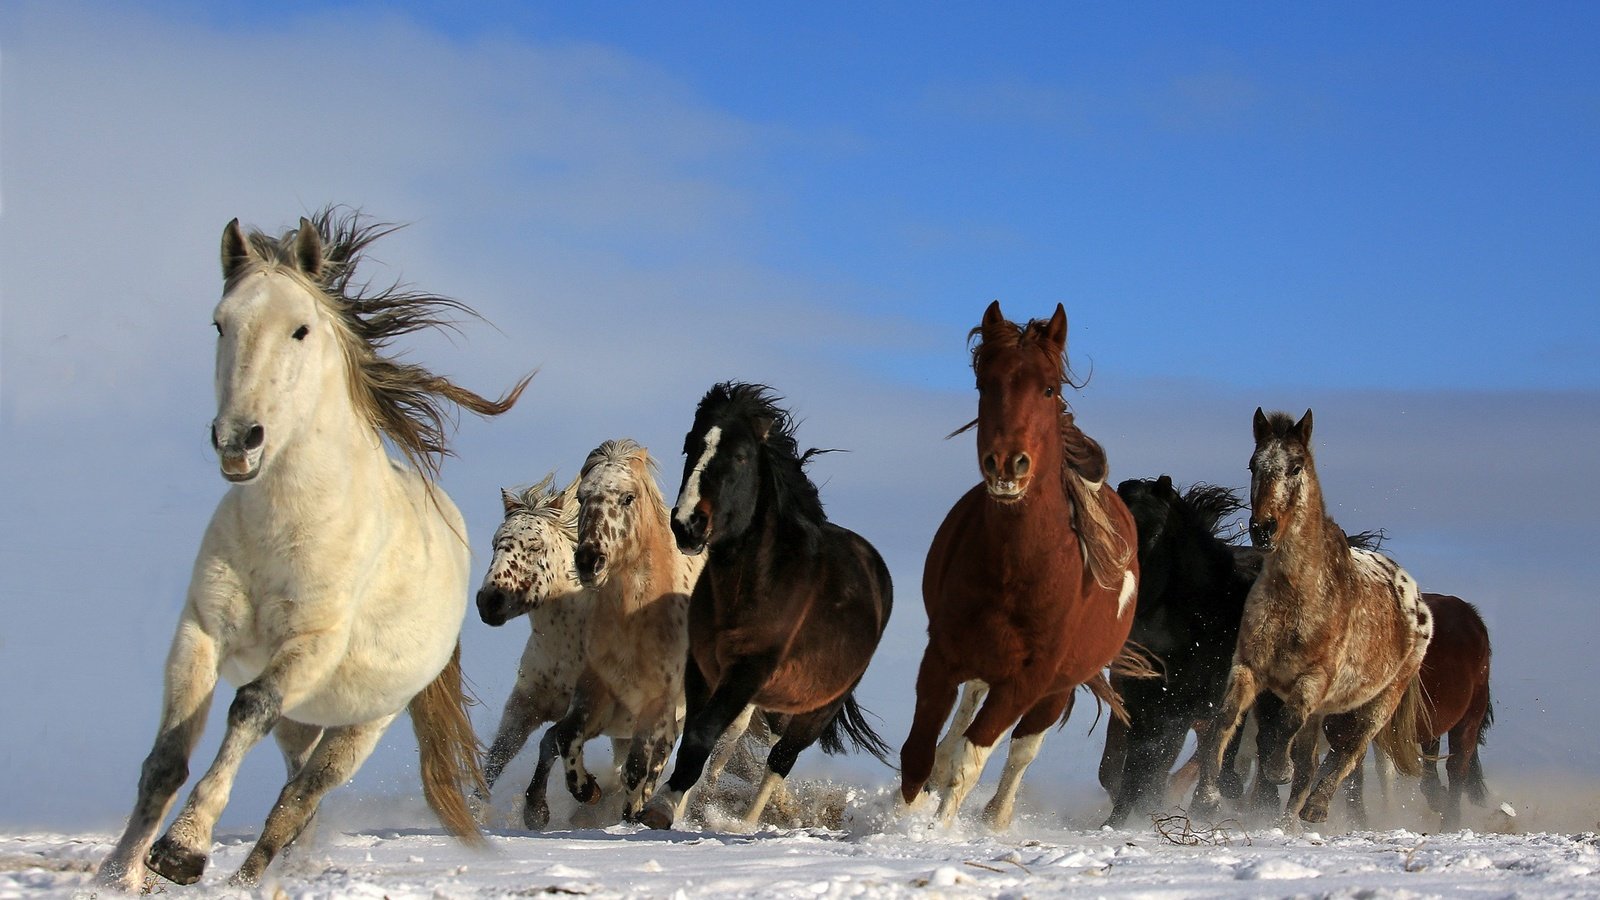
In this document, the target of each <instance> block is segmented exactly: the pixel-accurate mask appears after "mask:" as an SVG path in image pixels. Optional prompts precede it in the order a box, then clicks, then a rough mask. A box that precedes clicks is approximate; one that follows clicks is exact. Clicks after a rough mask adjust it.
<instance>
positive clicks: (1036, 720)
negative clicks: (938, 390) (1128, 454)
mask: <svg viewBox="0 0 1600 900" xmlns="http://www.w3.org/2000/svg"><path fill="white" fill-rule="evenodd" d="M972 337H974V338H977V342H976V344H975V345H974V347H973V351H972V368H973V371H974V373H975V374H976V376H977V385H978V418H977V421H976V422H975V423H974V424H976V425H977V429H978V441H977V444H978V447H977V449H978V468H979V471H980V472H981V473H982V475H983V481H982V482H981V483H980V484H978V485H977V486H976V487H974V488H972V490H970V491H968V492H967V493H966V495H965V496H963V497H962V498H961V499H960V500H958V501H957V502H956V504H955V506H954V507H953V508H951V510H950V512H949V514H948V515H947V516H946V517H945V520H944V523H943V524H942V525H940V526H939V530H938V532H937V533H936V534H935V535H934V538H933V545H932V546H931V547H930V548H929V549H928V558H927V562H926V564H925V566H924V569H923V576H922V599H923V603H924V605H925V606H926V607H927V611H928V646H927V650H926V651H924V653H923V656H922V666H921V669H920V670H919V671H918V673H917V705H916V712H915V715H914V718H913V720H912V724H911V732H910V734H909V735H908V736H907V737H906V742H905V746H904V747H903V748H902V750H901V752H900V764H901V785H900V791H901V796H902V797H903V799H904V800H905V801H906V802H907V803H910V802H912V801H913V800H915V799H916V798H917V796H918V794H919V793H920V792H921V791H922V789H923V787H924V785H926V784H927V783H928V781H929V778H930V776H931V775H933V773H934V763H935V755H936V751H935V744H936V742H938V738H939V729H940V727H941V726H943V725H944V722H945V718H946V717H947V716H949V714H950V709H951V706H952V705H953V704H954V703H955V700H956V693H957V689H958V688H960V687H962V686H965V688H966V692H967V698H968V699H967V701H965V702H964V704H963V707H964V708H963V711H962V713H960V714H958V716H957V719H956V722H955V724H954V725H953V726H952V729H951V731H952V738H953V737H954V734H955V732H956V731H957V730H964V733H963V734H962V736H961V737H960V738H959V739H956V740H949V741H947V742H946V746H947V747H948V748H949V749H950V750H951V751H953V752H951V753H950V754H949V758H948V759H947V760H945V761H941V762H942V764H941V765H940V767H939V769H940V775H941V776H942V780H944V781H945V782H946V783H943V784H937V785H934V787H935V788H936V789H938V790H941V791H942V792H943V796H942V797H941V800H940V804H939V811H938V817H939V819H940V820H941V821H942V822H945V823H948V822H949V821H951V820H952V819H953V818H954V817H955V814H956V812H957V810H958V809H959V808H960V806H961V801H962V800H964V799H965V798H966V795H967V793H968V792H970V791H971V790H972V787H973V785H974V784H975V783H976V782H977V780H978V776H979V775H980V774H981V773H982V771H983V766H984V763H985V762H986V761H987V759H988V757H989V753H990V752H991V751H992V750H993V749H994V746H995V743H996V742H997V741H998V740H999V739H1000V736H1001V734H1002V733H1004V732H1005V731H1006V729H1008V728H1012V727H1013V726H1015V728H1014V730H1013V732H1012V737H1011V747H1010V753H1009V758H1008V759H1007V761H1006V767H1005V772H1004V774H1003V775H1002V777H1001V783H1000V789H999V792H998V793H996V795H995V798H994V800H993V801H992V802H991V803H990V804H989V806H988V807H987V808H986V810H985V813H984V815H985V818H986V819H987V820H988V821H989V822H990V823H991V824H992V825H993V826H995V827H998V828H1004V827H1005V826H1006V825H1008V824H1009V823H1010V820H1011V817H1012V812H1013V807H1014V803H1015V799H1016V792H1017V788H1018V786H1019V785H1020V783H1021V780H1022V775H1023V772H1024V771H1026V769H1027V766H1028V764H1029V763H1030V762H1032V760H1033V757H1034V756H1035V755H1036V754H1037V753H1038V751H1039V746H1040V744H1041V743H1043V740H1044V732H1045V729H1047V728H1049V727H1050V726H1051V725H1053V724H1055V723H1056V722H1057V721H1059V720H1061V719H1063V718H1064V717H1065V715H1066V714H1067V713H1068V712H1070V710H1071V702H1072V694H1073V690H1074V689H1075V688H1077V687H1078V686H1080V685H1089V686H1090V688H1091V690H1093V691H1095V692H1096V695H1097V696H1100V697H1102V698H1104V699H1107V700H1110V701H1112V705H1113V709H1114V710H1117V711H1119V712H1120V704H1119V703H1117V702H1116V700H1115V695H1114V694H1113V693H1111V689H1110V685H1109V684H1108V683H1107V682H1106V679H1105V675H1104V673H1103V670H1104V669H1105V668H1106V667H1107V666H1108V665H1110V664H1111V663H1112V661H1113V660H1116V659H1118V658H1119V655H1120V654H1122V651H1123V646H1124V643H1125V642H1126V640H1127V637H1128V629H1129V628H1130V627H1131V626H1132V624H1133V612H1134V598H1135V596H1136V594H1137V592H1138V560H1137V559H1136V558H1135V556H1134V548H1135V543H1136V542H1135V538H1134V524H1133V518H1132V516H1130V515H1129V514H1128V509H1127V507H1125V506H1124V505H1123V503H1122V501H1121V500H1120V499H1119V498H1118V497H1117V494H1116V492H1115V491H1113V490H1111V489H1110V488H1108V487H1106V484H1105V479H1106V463H1105V453H1104V451H1103V450H1101V449H1100V445H1099V444H1097V443H1095V442H1094V441H1093V440H1091V439H1090V438H1089V437H1087V436H1086V435H1084V434H1083V432H1081V431H1079V430H1078V427H1077V425H1076V424H1075V423H1074V421H1073V417H1072V414H1071V413H1070V412H1069V411H1068V409H1067V405H1066V402H1065V400H1064V399H1063V398H1062V397H1061V388H1062V386H1063V385H1065V384H1068V383H1069V382H1068V379H1067V367H1066V343H1067V315H1066V311H1065V310H1063V309H1062V308H1061V306H1060V305H1059V304H1058V305H1057V306H1056V311H1055V315H1053V316H1052V317H1051V318H1050V319H1049V320H1048V321H1042V320H1034V321H1031V322H1029V323H1028V324H1026V325H1021V326H1019V325H1017V324H1015V323H1013V322H1010V321H1008V320H1007V319H1006V318H1005V316H1004V314H1002V313H1001V311H1000V304H999V303H998V302H995V303H991V304H990V305H989V308H988V310H987V311H986V312H985V313H984V316H983V324H982V325H980V326H979V327H978V328H976V329H974V330H973V332H972ZM968 427H971V426H968ZM961 430H963V431H964V430H966V429H961ZM957 433H959V432H957ZM980 693H981V694H986V696H984V698H983V701H982V706H981V707H978V706H977V704H976V697H977V696H978V695H979V694H980Z"/></svg>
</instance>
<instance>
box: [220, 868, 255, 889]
mask: <svg viewBox="0 0 1600 900" xmlns="http://www.w3.org/2000/svg"><path fill="white" fill-rule="evenodd" d="M260 883H261V874H260V873H259V872H247V871H245V870H244V869H240V870H239V871H237V872H235V873H233V875H232V876H231V877H229V878H228V887H236V888H253V887H255V886H256V885H258V884H260Z"/></svg>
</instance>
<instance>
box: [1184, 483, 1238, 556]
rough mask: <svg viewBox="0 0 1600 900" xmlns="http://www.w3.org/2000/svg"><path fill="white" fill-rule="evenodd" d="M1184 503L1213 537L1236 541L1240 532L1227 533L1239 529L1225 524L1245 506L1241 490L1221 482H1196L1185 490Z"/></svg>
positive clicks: (1196, 520) (1197, 521) (1190, 513)
mask: <svg viewBox="0 0 1600 900" xmlns="http://www.w3.org/2000/svg"><path fill="white" fill-rule="evenodd" d="M1181 499H1182V501H1183V505H1184V507H1185V508H1186V509H1188V511H1189V515H1191V516H1193V517H1194V520H1195V522H1196V523H1197V524H1198V525H1199V526H1200V527H1201V528H1203V529H1205V530H1206V531H1208V532H1210V533H1211V536H1212V537H1215V538H1219V539H1222V540H1225V541H1228V542H1229V543H1234V542H1235V541H1236V540H1237V539H1238V537H1239V535H1238V534H1225V533H1224V532H1228V531H1237V529H1231V528H1227V527H1226V525H1225V524H1224V523H1225V522H1226V521H1227V518H1228V517H1229V516H1231V515H1233V514H1234V513H1236V512H1240V511H1242V510H1243V509H1244V508H1245V502H1244V501H1243V500H1241V499H1240V498H1239V492H1238V491H1235V490H1233V489H1232V488H1225V487H1223V486H1222V485H1220V484H1206V483H1205V482H1203V481H1201V482H1196V483H1195V484H1192V485H1190V486H1189V489H1188V490H1187V491H1184V492H1183V496H1182V498H1181Z"/></svg>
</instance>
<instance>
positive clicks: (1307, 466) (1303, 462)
mask: <svg viewBox="0 0 1600 900" xmlns="http://www.w3.org/2000/svg"><path fill="white" fill-rule="evenodd" d="M1254 427H1255V437H1256V450H1255V453H1254V454H1252V455H1251V457H1250V541H1251V542H1252V543H1254V544H1255V545H1256V546H1257V547H1260V548H1262V549H1263V550H1271V549H1272V548H1273V547H1274V546H1276V545H1277V543H1278V541H1279V539H1280V537H1281V536H1282V535H1283V531H1284V529H1285V528H1287V527H1288V525H1289V522H1290V520H1291V519H1292V518H1293V517H1294V515H1295V513H1296V511H1297V510H1299V509H1302V508H1303V506H1304V504H1305V502H1306V495H1307V494H1308V493H1309V492H1308V490H1307V486H1308V485H1314V484H1315V483H1316V478H1317V473H1316V468H1315V466H1314V465H1313V462H1312V459H1311V410H1309V409H1308V410H1306V414H1305V415H1303V416H1301V417H1300V421H1298V422H1296V421H1294V420H1293V419H1291V418H1290V417H1289V415H1288V413H1281V412H1275V413H1271V414H1270V415H1269V414H1267V413H1264V412H1262V411H1261V407H1259V406H1258V407H1256V416H1255V423H1254Z"/></svg>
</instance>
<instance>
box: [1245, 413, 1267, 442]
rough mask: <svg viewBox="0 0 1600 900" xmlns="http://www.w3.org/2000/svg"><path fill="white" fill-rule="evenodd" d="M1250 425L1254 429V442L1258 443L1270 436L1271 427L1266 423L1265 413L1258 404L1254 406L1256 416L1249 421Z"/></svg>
mask: <svg viewBox="0 0 1600 900" xmlns="http://www.w3.org/2000/svg"><path fill="white" fill-rule="evenodd" d="M1250 427H1251V428H1252V429H1254V431H1255V436H1256V443H1258V444H1259V443H1261V442H1263V441H1265V440H1266V439H1267V438H1269V437H1272V427H1271V425H1269V424H1268V423H1267V414H1266V413H1264V412H1262V411H1261V407H1259V406H1258V407H1256V417H1255V420H1254V421H1252V422H1251V423H1250Z"/></svg>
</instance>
